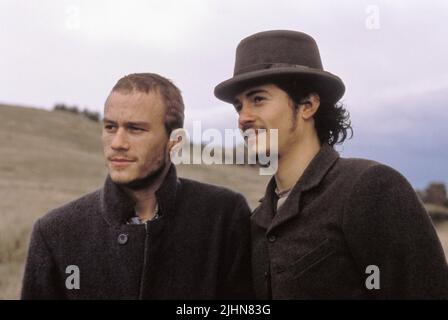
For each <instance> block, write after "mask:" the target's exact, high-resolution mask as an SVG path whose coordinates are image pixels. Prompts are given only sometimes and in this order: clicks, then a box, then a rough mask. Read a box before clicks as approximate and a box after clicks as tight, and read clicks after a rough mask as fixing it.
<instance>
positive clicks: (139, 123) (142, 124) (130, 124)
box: [124, 121, 150, 128]
mask: <svg viewBox="0 0 448 320" xmlns="http://www.w3.org/2000/svg"><path fill="white" fill-rule="evenodd" d="M124 126H125V127H145V128H147V127H149V126H150V125H149V123H148V122H145V121H132V122H131V121H130V122H125V123H124Z"/></svg>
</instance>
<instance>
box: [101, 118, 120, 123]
mask: <svg viewBox="0 0 448 320" xmlns="http://www.w3.org/2000/svg"><path fill="white" fill-rule="evenodd" d="M103 123H110V124H117V123H116V122H115V121H112V120H110V119H107V118H103Z"/></svg>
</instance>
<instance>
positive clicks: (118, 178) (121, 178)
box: [109, 170, 135, 184]
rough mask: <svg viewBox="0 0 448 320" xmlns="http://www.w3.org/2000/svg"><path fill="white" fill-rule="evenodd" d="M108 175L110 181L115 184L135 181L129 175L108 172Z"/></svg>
mask: <svg viewBox="0 0 448 320" xmlns="http://www.w3.org/2000/svg"><path fill="white" fill-rule="evenodd" d="M109 175H110V178H111V179H112V181H113V182H115V183H116V184H128V183H130V182H132V181H134V180H135V179H133V178H132V177H131V176H130V175H129V174H127V173H125V172H122V171H121V172H120V171H115V170H113V171H109Z"/></svg>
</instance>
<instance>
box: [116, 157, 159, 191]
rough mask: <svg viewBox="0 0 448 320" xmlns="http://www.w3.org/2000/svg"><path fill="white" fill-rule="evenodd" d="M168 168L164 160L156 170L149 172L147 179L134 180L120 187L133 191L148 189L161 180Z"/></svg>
mask: <svg viewBox="0 0 448 320" xmlns="http://www.w3.org/2000/svg"><path fill="white" fill-rule="evenodd" d="M166 167H167V163H166V161H165V160H164V161H162V163H161V164H160V165H159V166H158V167H157V168H156V169H154V170H152V171H151V172H149V173H148V174H147V175H146V176H145V177H143V178H139V179H136V180H133V181H131V182H127V183H121V184H120V186H121V187H124V188H127V189H131V190H133V191H137V190H143V189H147V188H149V187H150V186H151V185H153V184H154V182H155V181H157V180H158V179H159V178H160V176H161V175H162V174H163V172H164V170H165V168H166Z"/></svg>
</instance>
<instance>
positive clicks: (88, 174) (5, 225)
mask: <svg viewBox="0 0 448 320" xmlns="http://www.w3.org/2000/svg"><path fill="white" fill-rule="evenodd" d="M0 119H1V126H0V137H1V143H0V155H1V156H0V299H17V298H18V296H19V291H20V286H21V283H20V282H21V277H22V272H23V263H24V259H25V256H26V250H27V246H28V241H29V236H30V231H31V228H32V225H33V223H34V221H35V220H36V219H37V218H38V217H40V216H41V215H43V214H45V213H46V212H47V211H48V210H50V209H51V208H54V207H57V206H60V205H61V204H63V203H66V202H68V201H70V200H73V199H75V198H78V197H79V196H81V195H83V194H85V193H88V192H90V191H93V190H94V189H97V188H99V187H100V186H101V185H102V183H103V180H104V177H105V174H106V171H105V167H104V162H103V158H102V152H101V140H100V134H101V126H100V125H99V124H98V123H95V122H93V121H91V120H88V119H86V118H83V117H80V116H77V115H74V114H70V113H67V112H61V111H59V112H49V111H44V110H38V109H31V108H18V107H11V106H2V105H0ZM178 173H179V175H180V176H183V177H189V178H193V179H196V180H200V181H204V182H208V183H213V184H218V185H223V186H227V187H230V188H232V189H234V190H237V191H239V192H241V193H243V194H244V195H245V196H246V197H247V199H248V201H249V203H250V205H251V206H252V207H253V206H255V205H256V203H257V201H258V199H259V198H260V197H261V196H262V195H263V192H264V188H265V185H266V183H267V181H268V179H269V178H268V177H266V176H259V175H258V174H257V171H256V169H255V168H249V167H240V166H229V165H222V166H205V165H195V166H192V165H191V166H179V167H178ZM438 232H439V235H440V237H441V240H442V241H443V244H444V247H445V252H447V253H448V223H445V224H440V225H438Z"/></svg>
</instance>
